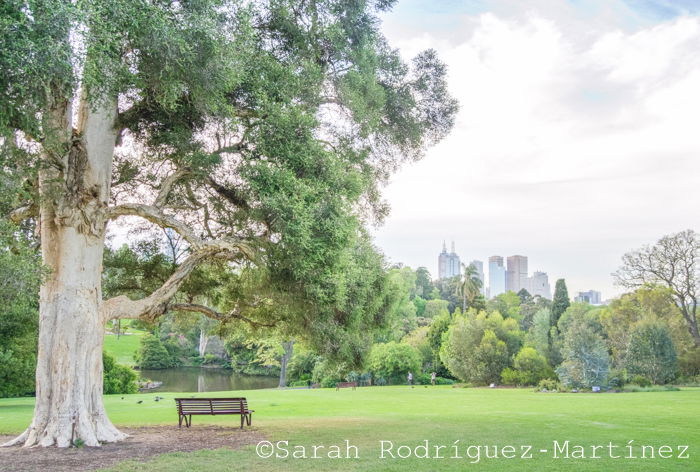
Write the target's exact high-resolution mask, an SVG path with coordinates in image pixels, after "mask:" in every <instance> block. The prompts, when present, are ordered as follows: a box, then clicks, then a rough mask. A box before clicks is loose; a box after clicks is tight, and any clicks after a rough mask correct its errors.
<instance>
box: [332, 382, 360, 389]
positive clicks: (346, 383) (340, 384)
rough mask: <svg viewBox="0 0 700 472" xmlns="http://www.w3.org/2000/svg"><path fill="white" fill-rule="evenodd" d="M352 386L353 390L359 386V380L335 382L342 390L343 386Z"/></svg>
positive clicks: (337, 387)
mask: <svg viewBox="0 0 700 472" xmlns="http://www.w3.org/2000/svg"><path fill="white" fill-rule="evenodd" d="M349 387H352V389H353V390H355V387H357V382H338V383H337V384H335V389H336V390H340V389H341V388H349Z"/></svg>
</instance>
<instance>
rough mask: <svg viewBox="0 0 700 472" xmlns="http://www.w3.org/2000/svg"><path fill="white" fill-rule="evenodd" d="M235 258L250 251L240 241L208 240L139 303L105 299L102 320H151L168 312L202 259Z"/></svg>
mask: <svg viewBox="0 0 700 472" xmlns="http://www.w3.org/2000/svg"><path fill="white" fill-rule="evenodd" d="M237 256H244V257H247V258H249V259H251V258H252V250H251V248H250V247H248V246H247V245H246V244H245V243H242V242H233V241H227V240H218V241H209V242H207V243H205V245H204V246H203V247H202V248H201V249H199V250H197V251H194V252H193V253H192V254H190V255H189V256H188V257H187V258H186V259H185V260H184V261H182V264H180V265H179V266H178V268H177V269H176V270H175V272H173V274H172V275H171V276H170V277H169V278H168V280H166V281H165V283H164V284H163V285H162V286H161V287H160V288H158V289H157V290H155V291H154V292H153V293H151V294H150V295H149V296H147V297H145V298H142V299H140V300H131V299H130V298H128V297H126V296H124V295H119V296H117V297H113V298H110V299H108V300H105V301H104V302H103V303H102V308H101V310H102V316H103V319H104V320H105V322H106V321H109V320H111V319H122V318H131V319H136V318H140V319H146V320H155V319H156V318H158V317H159V316H160V315H162V314H163V313H165V312H166V311H167V310H168V303H169V302H170V300H171V299H172V298H173V297H174V296H175V294H176V293H177V291H178V290H179V288H180V286H181V285H182V283H183V282H184V281H185V280H186V279H187V277H188V276H189V275H190V274H191V273H192V271H193V270H194V269H195V268H196V267H197V266H198V265H199V264H201V263H202V262H203V261H204V260H206V259H209V258H212V257H223V258H227V259H233V258H235V257H237Z"/></svg>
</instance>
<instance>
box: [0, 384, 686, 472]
mask: <svg viewBox="0 0 700 472" xmlns="http://www.w3.org/2000/svg"><path fill="white" fill-rule="evenodd" d="M234 394H235V395H245V396H246V397H248V400H249V403H250V405H251V408H253V409H255V411H256V412H255V414H254V416H253V426H254V427H255V428H256V429H259V430H260V431H261V432H262V433H263V434H265V435H266V436H267V437H268V438H269V439H270V440H271V441H280V440H287V441H289V445H290V446H289V451H290V453H291V452H293V451H294V448H293V446H296V445H300V446H306V447H307V449H306V453H307V455H309V456H310V455H312V454H313V451H312V450H311V449H310V446H312V445H325V446H327V447H328V446H331V445H334V444H338V445H343V441H344V440H348V441H349V442H350V443H351V444H352V445H355V446H357V448H358V449H359V455H360V458H359V459H329V458H320V459H312V458H307V459H291V458H287V459H278V458H269V459H263V458H260V457H258V456H257V455H256V452H255V449H254V448H253V447H248V448H246V449H242V450H238V451H228V450H216V451H200V452H196V453H189V454H185V453H175V454H167V455H164V456H160V457H158V458H156V459H153V460H152V461H150V462H147V463H145V464H143V463H123V464H121V465H119V466H117V467H116V468H114V469H110V470H115V471H136V470H138V471H146V470H147V471H190V470H206V471H207V472H216V471H231V470H255V471H257V470H264V471H280V470H284V471H287V470H306V471H308V470H314V471H316V470H387V471H392V470H397V471H398V470H411V471H419V470H421V471H422V470H426V471H429V470H468V469H478V470H498V471H511V470H512V471H516V470H517V471H520V470H551V471H555V470H556V471H559V470H582V471H609V470H622V471H625V470H668V471H676V470H680V471H686V470H687V471H697V470H700V389H692V388H688V389H683V390H681V391H676V392H650V393H624V394H582V393H579V394H543V393H534V392H533V391H532V390H525V389H517V390H516V389H497V390H492V389H462V388H450V387H430V388H424V387H420V386H418V387H416V388H408V387H373V388H360V389H357V390H355V391H352V390H349V389H344V390H341V391H338V392H336V391H335V390H332V389H320V390H305V389H302V390H284V391H280V390H249V391H245V392H217V393H216V394H197V396H228V395H234ZM160 395H161V396H164V397H166V399H165V400H161V401H160V402H155V401H154V397H155V394H138V395H125V396H124V399H122V398H121V397H122V396H121V395H111V396H107V397H106V405H107V410H108V413H109V415H110V417H111V418H112V420H113V421H114V422H115V423H116V424H117V425H124V426H127V425H128V426H136V425H148V424H154V425H155V424H173V425H176V424H177V415H176V413H175V408H174V402H173V401H172V400H171V399H172V398H173V397H175V396H176V395H178V396H179V395H182V396H184V395H183V394H167V393H166V394H163V393H161V394H160ZM188 396H189V395H188ZM138 400H143V403H141V404H138V403H137V401H138ZM32 404H33V399H31V398H21V399H4V400H0V433H3V434H8V433H19V432H20V431H21V430H22V429H23V428H24V427H25V426H26V425H27V423H28V422H29V420H30V418H31V413H32ZM238 421H239V420H238V418H237V417H230V416H228V417H227V416H218V417H206V416H202V417H195V419H194V425H195V426H196V425H197V424H205V423H207V424H228V425H231V426H232V427H236V425H237V423H238ZM382 440H384V441H393V443H394V449H393V451H394V453H396V452H397V448H398V447H399V446H400V445H407V446H411V447H415V446H418V445H420V444H423V443H424V441H425V440H428V441H429V444H430V448H431V449H430V454H431V455H433V456H434V455H435V453H434V446H436V445H444V446H446V448H444V449H443V450H442V455H443V456H445V457H446V458H444V459H439V458H432V459H421V458H415V457H412V458H407V459H401V458H398V457H397V458H395V459H392V458H390V457H389V456H388V454H387V458H385V459H380V458H379V456H380V452H381V450H380V441H382ZM555 440H557V441H559V443H560V444H563V443H564V442H565V441H567V440H568V441H569V444H570V449H569V451H570V453H571V452H573V445H576V444H578V445H583V446H586V456H587V457H590V456H591V447H590V446H593V445H603V446H605V449H599V450H598V455H599V456H601V457H602V458H600V459H595V458H588V459H574V458H569V459H565V458H559V459H554V458H553V457H552V456H553V449H552V446H553V441H555ZM631 440H633V441H634V442H633V443H632V444H633V445H634V446H635V449H634V454H635V455H637V456H640V455H641V448H640V446H641V445H649V446H654V447H655V450H656V451H658V447H660V446H664V445H668V446H672V448H673V454H674V455H676V454H677V451H678V450H677V449H676V446H679V445H687V446H689V449H688V452H687V454H689V456H690V458H689V459H677V458H672V459H662V458H659V457H658V456H657V457H656V458H655V459H641V458H638V459H625V458H620V459H611V458H609V457H608V455H609V453H608V443H610V442H612V443H613V444H614V445H618V446H619V447H618V448H617V449H616V450H614V452H613V454H614V455H623V456H624V455H627V449H626V446H627V444H628V441H631ZM455 441H459V443H458V449H459V453H460V454H461V455H462V456H464V457H465V458H463V459H454V458H451V456H452V455H453V451H454V449H452V447H453V445H454V444H455ZM468 445H487V446H491V448H490V451H492V450H493V449H492V447H493V446H498V447H499V448H503V447H504V446H514V448H515V450H516V454H517V457H516V458H513V459H508V458H504V457H502V456H501V457H500V458H498V459H490V458H486V457H485V451H484V450H483V449H482V450H481V459H480V461H479V462H478V463H471V462H472V461H473V460H474V459H469V458H468V457H466V456H467V453H468V451H467V449H466V448H467V446H468ZM521 446H532V451H533V453H532V458H531V459H521V458H520V454H521V453H522V451H523V449H521ZM541 449H546V450H547V451H548V452H547V453H540V452H538V451H539V450H541ZM326 450H328V449H326ZM342 450H343V451H345V448H344V447H343V448H342ZM470 451H471V454H472V455H476V450H475V449H474V448H472V449H471V450H470ZM402 452H406V448H404V449H403V450H402ZM418 452H419V453H420V452H421V451H420V450H419V451H418ZM647 453H648V454H649V451H647ZM322 454H323V452H322V450H320V449H319V455H322ZM560 455H561V454H560Z"/></svg>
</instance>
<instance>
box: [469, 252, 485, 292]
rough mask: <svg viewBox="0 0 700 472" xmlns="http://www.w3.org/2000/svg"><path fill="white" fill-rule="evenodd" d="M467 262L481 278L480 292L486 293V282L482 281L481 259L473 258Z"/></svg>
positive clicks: (482, 268)
mask: <svg viewBox="0 0 700 472" xmlns="http://www.w3.org/2000/svg"><path fill="white" fill-rule="evenodd" d="M469 264H471V265H473V266H474V267H475V268H476V275H477V277H479V280H481V294H482V295H486V284H485V283H484V263H483V262H482V261H478V260H473V261H471V262H470V263H469Z"/></svg>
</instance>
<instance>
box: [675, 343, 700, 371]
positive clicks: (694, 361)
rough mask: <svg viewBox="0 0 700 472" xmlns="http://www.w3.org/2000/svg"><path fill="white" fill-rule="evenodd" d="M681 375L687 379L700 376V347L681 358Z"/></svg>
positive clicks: (690, 350)
mask: <svg viewBox="0 0 700 472" xmlns="http://www.w3.org/2000/svg"><path fill="white" fill-rule="evenodd" d="M679 360H680V362H679V364H680V370H681V374H683V376H685V377H697V376H698V375H700V347H696V348H693V349H689V350H688V351H687V352H685V353H684V354H683V355H682V356H681V357H680V359H679Z"/></svg>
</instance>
